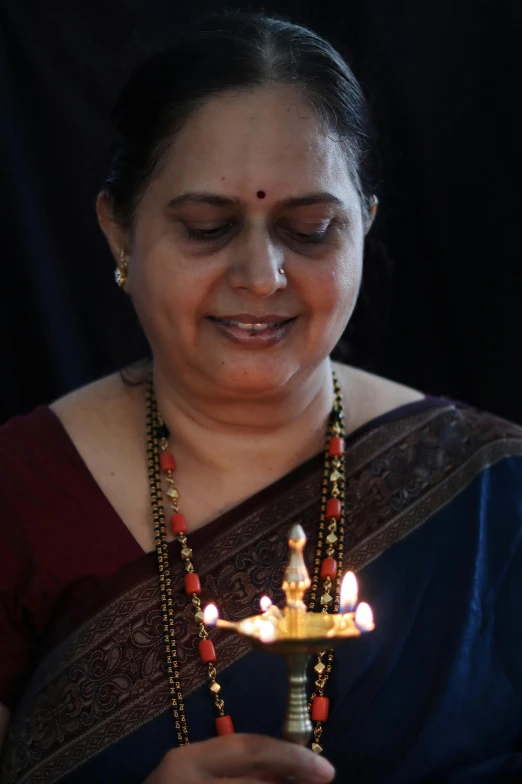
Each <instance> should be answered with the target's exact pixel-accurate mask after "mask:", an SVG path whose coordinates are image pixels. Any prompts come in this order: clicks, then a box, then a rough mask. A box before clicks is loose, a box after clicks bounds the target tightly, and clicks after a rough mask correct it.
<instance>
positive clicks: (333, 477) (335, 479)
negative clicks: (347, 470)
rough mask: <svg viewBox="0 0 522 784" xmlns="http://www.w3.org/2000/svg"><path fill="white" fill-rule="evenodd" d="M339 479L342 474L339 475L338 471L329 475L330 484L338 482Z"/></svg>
mask: <svg viewBox="0 0 522 784" xmlns="http://www.w3.org/2000/svg"><path fill="white" fill-rule="evenodd" d="M341 478H342V474H340V473H339V471H332V473H331V474H330V482H338V481H339V479H341Z"/></svg>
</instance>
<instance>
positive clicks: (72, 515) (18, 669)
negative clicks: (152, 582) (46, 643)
mask: <svg viewBox="0 0 522 784" xmlns="http://www.w3.org/2000/svg"><path fill="white" fill-rule="evenodd" d="M0 471H1V473H0V476H1V480H0V702H1V703H3V704H4V705H7V707H9V708H12V707H13V705H14V703H15V702H16V699H17V696H18V688H19V686H21V685H22V684H23V682H24V680H25V678H24V676H25V675H26V673H27V671H28V670H29V669H30V667H31V652H32V649H33V647H34V641H35V640H36V639H38V637H39V635H40V634H41V632H42V631H43V629H44V628H45V627H46V626H47V625H48V623H49V621H50V620H51V618H52V614H53V613H54V612H55V611H59V607H60V604H61V601H62V600H65V599H68V600H70V599H71V594H72V598H73V597H74V593H75V592H78V595H80V594H82V593H84V592H85V590H86V589H87V590H88V589H89V586H90V585H94V584H95V583H96V582H97V581H98V580H100V579H104V578H105V577H107V576H108V575H110V574H112V573H113V572H115V571H116V570H117V569H118V568H119V567H121V566H122V565H124V564H125V563H128V562H129V561H132V560H134V559H136V558H138V557H140V555H142V554H143V551H142V549H141V547H140V546H139V544H138V542H137V541H136V540H135V539H134V537H133V536H132V534H131V533H130V531H129V530H128V529H127V527H126V526H125V525H124V523H123V522H122V521H121V519H120V517H119V516H118V515H117V513H116V511H115V510H114V508H113V507H112V506H111V504H110V503H109V501H108V499H107V498H106V496H105V495H104V494H103V492H102V490H101V489H100V487H99V485H98V484H97V483H96V482H95V480H94V478H93V476H92V474H91V473H90V471H89V470H88V468H87V466H86V465H85V463H84V461H83V460H82V458H81V456H80V455H79V453H78V452H77V450H76V448H75V446H74V444H73V442H72V441H71V439H70V438H69V436H68V434H67V432H66V430H65V429H64V427H63V425H62V424H61V422H60V420H59V419H58V417H57V416H56V415H55V414H54V413H53V411H52V410H51V409H50V408H48V407H46V406H40V407H39V408H37V409H36V410H35V411H33V412H32V413H31V414H28V415H26V416H22V417H15V418H13V419H11V420H10V421H9V422H8V423H7V424H6V425H4V426H2V427H0ZM13 586H16V587H15V588H14V587H13Z"/></svg>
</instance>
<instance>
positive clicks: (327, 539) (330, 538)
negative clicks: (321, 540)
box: [326, 532, 337, 544]
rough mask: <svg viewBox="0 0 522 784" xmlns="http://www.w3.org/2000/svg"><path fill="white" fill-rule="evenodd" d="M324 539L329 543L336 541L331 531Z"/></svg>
mask: <svg viewBox="0 0 522 784" xmlns="http://www.w3.org/2000/svg"><path fill="white" fill-rule="evenodd" d="M326 541H327V542H329V543H330V544H335V542H336V541H337V537H336V535H335V534H334V533H333V532H332V533H331V534H328V536H327V537H326Z"/></svg>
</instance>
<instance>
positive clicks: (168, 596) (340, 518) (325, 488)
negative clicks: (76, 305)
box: [146, 373, 345, 754]
mask: <svg viewBox="0 0 522 784" xmlns="http://www.w3.org/2000/svg"><path fill="white" fill-rule="evenodd" d="M333 384H334V404H333V408H332V411H331V412H330V416H329V419H328V427H327V432H326V440H325V447H324V463H323V478H322V487H321V515H320V520H319V530H318V536H317V548H316V553H315V558H314V568H313V576H312V585H311V588H310V594H309V598H308V603H309V606H308V609H309V610H310V611H312V612H317V611H319V610H320V611H321V612H324V613H327V612H338V611H339V595H340V586H341V577H342V571H343V558H344V522H345V518H344V490H345V466H344V436H345V430H344V410H343V398H342V393H341V389H340V387H339V383H338V381H337V377H336V375H335V373H333ZM146 424H147V458H148V472H149V485H150V498H151V505H152V518H153V521H154V535H155V550H156V560H157V565H158V574H159V588H160V597H161V613H162V620H163V640H164V648H165V656H166V665H167V675H168V684H169V693H170V699H171V704H172V711H173V717H174V727H175V730H176V737H177V741H178V744H179V745H184V744H187V743H189V736H188V729H187V720H186V716H185V705H184V700H183V691H182V688H181V678H180V671H179V661H178V653H177V645H176V638H175V635H174V626H175V624H174V602H173V594H172V579H171V570H170V563H169V552H168V544H167V531H166V524H165V507H164V503H163V489H162V476H163V478H164V481H165V484H166V486H167V490H166V493H165V495H166V497H167V498H168V500H169V501H170V505H171V509H172V512H171V515H170V528H171V530H172V533H173V535H174V537H175V538H176V540H177V542H178V543H179V545H180V556H181V559H182V561H183V564H184V568H185V577H184V589H185V593H186V595H187V597H190V601H191V603H192V609H193V611H194V621H195V624H196V626H197V630H198V636H199V655H200V658H201V662H202V665H203V666H204V667H206V670H207V676H208V684H209V689H210V692H211V695H212V698H213V700H214V705H215V708H216V712H217V717H216V720H215V726H216V733H217V734H218V735H228V734H230V733H233V732H234V725H233V723H232V719H231V717H230V716H229V715H227V714H226V713H225V703H224V700H223V698H222V696H221V686H220V684H219V683H218V681H217V670H216V660H217V657H216V651H215V648H214V644H213V643H212V641H211V640H209V639H208V632H207V630H206V627H205V624H204V623H203V611H202V608H201V600H200V594H201V582H200V579H199V576H198V574H197V572H196V571H195V569H194V564H193V560H192V549H191V548H190V547H189V544H188V540H187V523H186V520H185V517H184V516H183V515H182V514H181V513H180V509H179V492H178V490H177V489H176V487H175V486H174V472H175V470H176V463H175V460H174V456H173V454H172V452H170V451H169V436H170V434H169V431H168V428H167V427H166V425H165V423H164V422H163V419H162V417H161V414H160V413H159V411H158V405H157V402H156V397H155V394H154V384H153V379H152V374H151V375H150V377H149V381H148V386H147V396H146ZM319 594H320V597H319ZM318 597H319V599H318ZM333 657H334V654H333V651H332V650H329V651H324V652H322V653H319V654H318V656H317V662H316V664H315V666H314V671H315V675H316V676H317V678H316V680H315V682H314V689H313V691H312V694H311V696H310V701H309V704H308V709H309V713H310V716H311V719H312V721H313V722H314V733H313V734H314V741H313V743H312V749H313V751H315V752H316V753H317V754H320V753H321V752H322V750H323V749H322V746H321V744H320V739H321V735H322V732H323V724H324V722H325V721H326V720H327V719H328V708H329V699H328V697H325V696H324V689H325V686H326V683H327V681H328V678H329V676H330V673H331V671H332V664H333Z"/></svg>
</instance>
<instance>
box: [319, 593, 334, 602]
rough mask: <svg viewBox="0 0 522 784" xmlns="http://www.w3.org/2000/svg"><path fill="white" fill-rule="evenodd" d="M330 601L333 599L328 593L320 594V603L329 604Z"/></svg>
mask: <svg viewBox="0 0 522 784" xmlns="http://www.w3.org/2000/svg"><path fill="white" fill-rule="evenodd" d="M332 601H333V599H332V597H331V596H330V594H329V593H323V595H322V596H321V604H330V602H332Z"/></svg>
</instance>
